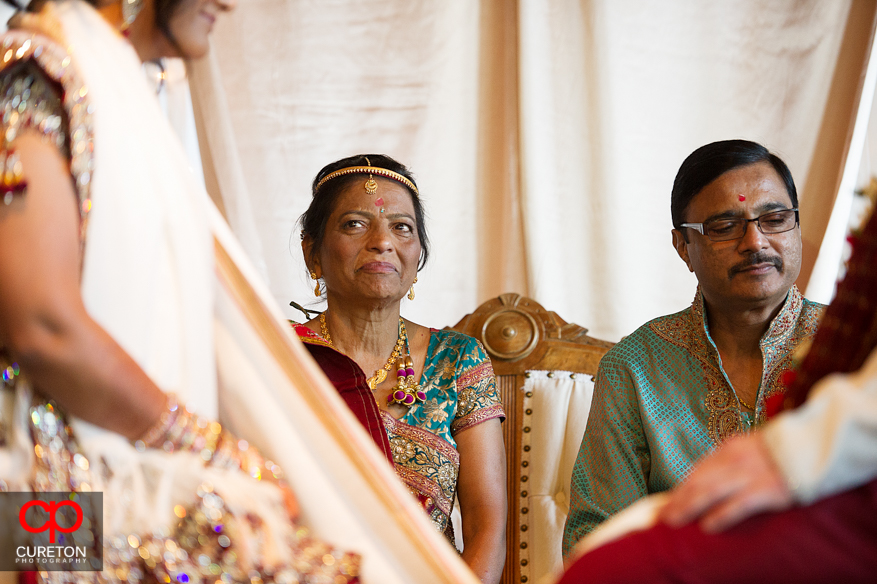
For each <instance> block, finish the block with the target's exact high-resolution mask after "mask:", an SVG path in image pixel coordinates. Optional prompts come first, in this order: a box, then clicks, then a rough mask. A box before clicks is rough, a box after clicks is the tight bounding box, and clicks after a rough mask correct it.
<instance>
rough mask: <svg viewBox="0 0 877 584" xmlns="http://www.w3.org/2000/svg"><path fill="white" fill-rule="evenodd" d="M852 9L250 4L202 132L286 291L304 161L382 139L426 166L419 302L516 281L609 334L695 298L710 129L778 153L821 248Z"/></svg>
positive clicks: (603, 3) (198, 75) (217, 64)
mask: <svg viewBox="0 0 877 584" xmlns="http://www.w3.org/2000/svg"><path fill="white" fill-rule="evenodd" d="M862 4H863V3H862V2H858V1H856V0H852V1H838V2H818V1H805V2H799V1H792V0H789V1H765V0H741V1H738V2H733V3H732V2H718V3H717V2H682V1H674V2H661V3H654V2H641V1H634V0H621V1H619V0H592V1H583V0H517V1H500V0H481V1H480V2H472V1H470V0H443V1H441V2H439V1H436V2H417V3H409V2H398V1H392V0H370V1H361V0H360V1H353V0H349V1H346V0H339V1H336V2H331V3H327V2H289V1H287V0H261V1H259V2H245V3H241V5H240V6H239V7H238V10H237V12H236V13H235V15H234V17H233V18H230V19H225V20H223V21H219V22H218V23H217V29H216V31H215V35H214V53H213V62H212V64H210V63H208V64H202V65H200V67H201V69H200V70H196V71H195V84H194V89H195V94H196V100H195V101H196V112H197V111H198V110H199V106H198V101H199V100H204V101H206V102H213V105H212V106H211V105H210V104H209V103H208V104H206V105H205V104H202V106H201V109H200V115H201V116H202V118H203V120H202V130H203V131H202V141H203V140H204V138H205V135H206V136H207V137H208V138H210V140H209V144H207V145H204V144H202V151H203V149H204V148H208V149H210V150H211V152H214V153H216V152H220V153H224V154H221V156H220V158H221V160H223V161H225V162H224V163H223V164H222V168H219V169H216V170H217V172H216V175H217V176H221V175H222V174H223V173H229V172H239V173H240V174H239V175H237V176H238V177H239V180H237V181H231V182H230V181H227V180H226V181H222V180H217V179H216V177H214V178H213V179H211V178H210V177H209V176H208V179H207V182H208V188H210V185H211V180H214V182H215V184H216V186H217V188H214V189H211V190H213V194H214V196H215V197H217V196H219V197H221V200H222V203H223V205H224V208H225V211H226V214H227V216H228V219H229V221H230V223H231V225H232V227H233V228H234V229H235V230H236V232H238V234H239V236H240V237H241V239H242V240H243V242H244V244H245V247H247V249H248V251H249V252H250V253H251V254H252V255H254V256H256V258H255V259H256V262H257V265H260V266H263V269H264V271H265V276H266V277H267V278H268V280H269V281H270V285H271V291H272V293H273V294H274V296H275V297H276V298H277V300H278V301H279V302H280V303H281V304H282V305H284V306H286V305H287V304H288V302H289V300H293V299H295V300H297V301H299V302H302V301H306V302H307V301H310V300H313V295H312V294H313V292H312V290H313V284H312V283H311V282H310V281H309V280H308V278H307V274H306V271H305V268H304V264H303V262H302V260H301V253H300V251H299V247H298V242H299V239H298V230H297V227H296V225H295V221H296V219H297V217H298V216H299V215H300V214H301V213H302V212H303V211H304V209H305V208H306V206H307V204H308V202H309V199H310V188H309V185H310V181H311V180H312V179H313V176H314V175H315V174H316V172H317V171H318V170H319V168H320V167H322V166H323V165H324V164H326V163H328V162H331V161H334V160H336V159H338V158H341V157H344V156H348V155H351V154H355V153H360V152H381V153H386V154H389V155H391V156H393V157H396V158H398V159H399V160H400V161H402V162H404V163H405V164H407V165H409V166H410V167H411V168H412V169H413V171H414V173H415V175H416V177H417V179H418V184H419V186H420V190H421V192H422V193H423V196H424V200H425V204H426V208H427V211H428V227H429V230H430V236H431V239H432V242H433V256H432V258H431V261H430V264H429V265H428V267H427V269H426V271H425V272H424V273H423V274H422V275H421V276H420V277H419V282H418V284H417V298H416V300H415V301H414V302H409V301H407V300H405V301H404V305H403V313H404V314H405V315H406V316H409V317H411V318H413V319H414V320H417V321H420V322H422V323H424V324H428V325H432V326H439V327H441V326H445V325H449V324H453V323H455V322H456V321H457V320H458V319H459V318H460V317H462V316H463V315H464V314H466V313H468V312H471V311H472V310H473V309H474V308H475V307H476V306H477V305H478V304H479V303H481V302H483V301H484V300H486V299H488V298H490V297H493V296H496V295H498V294H500V293H502V292H511V291H514V292H519V293H522V294H526V295H530V296H532V297H534V298H535V299H536V300H537V301H539V302H540V303H542V304H543V305H544V306H546V307H549V308H550V309H551V310H555V311H557V312H558V313H559V314H561V315H562V316H563V318H564V319H566V320H568V321H573V322H577V323H580V324H582V325H584V326H587V327H588V328H590V329H591V333H592V334H593V335H595V336H598V337H603V338H606V339H610V340H618V339H619V338H620V337H621V336H622V335H625V334H628V333H629V332H631V331H632V330H634V329H635V328H636V327H637V326H638V325H640V324H642V323H643V322H644V321H646V320H648V319H649V318H652V317H655V316H658V315H661V314H666V313H669V312H673V311H676V310H680V309H682V308H684V307H685V306H686V305H688V304H689V303H690V301H691V298H692V296H693V292H694V285H695V283H694V278H693V276H691V275H689V274H688V272H687V270H686V268H685V266H684V264H683V263H682V262H681V261H680V260H679V259H678V258H677V257H676V254H675V252H674V251H673V249H672V247H671V245H670V233H669V232H670V228H671V225H670V213H669V199H670V189H671V186H672V180H673V177H674V175H675V172H676V170H677V169H678V167H679V164H680V163H681V162H682V160H683V159H684V157H685V156H686V155H688V154H689V153H690V152H691V151H692V150H694V149H695V148H696V147H698V146H700V145H702V144H705V143H707V142H710V141H713V140H718V139H726V138H748V139H752V140H756V141H759V142H762V143H764V144H765V145H766V146H768V147H769V148H770V149H772V150H774V151H776V152H777V153H779V154H780V156H782V157H783V158H784V159H785V160H786V161H787V163H788V164H789V166H790V167H791V169H792V172H793V174H794V176H795V178H796V180H797V182H798V185H799V191H800V198H801V208H802V230H803V233H804V235H805V240H807V241H808V242H809V243H808V245H807V247H808V249H807V251H806V252H805V253H814V254H815V250H816V249H817V248H818V246H819V244H820V242H821V233H822V231H821V230H824V223H825V222H827V219H826V218H825V217H817V216H818V215H820V214H822V213H824V214H825V215H826V216H827V214H828V213H829V211H830V208H831V201H833V198H834V194H833V192H832V189H831V188H830V187H829V188H824V185H825V184H828V183H830V182H831V180H829V181H828V182H827V183H826V182H823V183H821V184H820V183H818V181H816V182H814V180H813V176H814V172H816V170H814V169H816V167H818V166H819V165H820V164H825V165H827V167H828V168H827V170H826V172H828V173H829V174H830V173H832V172H835V173H836V172H837V168H836V167H837V166H838V164H837V162H836V160H835V159H831V160H829V159H828V158H827V157H826V156H825V152H824V151H825V150H826V149H829V150H830V149H832V148H834V150H837V149H840V150H843V148H844V142H843V140H842V139H839V140H835V142H836V143H837V144H836V147H835V146H833V145H832V144H834V143H832V142H831V141H830V140H827V139H826V135H828V134H830V133H831V131H834V132H835V133H836V134H837V133H838V132H839V134H840V135H841V137H842V136H843V135H844V134H845V132H846V126H845V125H844V124H845V121H844V119H841V120H840V121H839V122H832V121H831V119H832V114H833V113H837V111H838V107H837V105H836V104H837V103H838V99H839V98H838V97H837V95H834V94H832V87H833V86H836V85H837V75H838V73H837V71H838V63H839V56H841V55H843V54H844V53H843V52H842V51H843V47H844V34H845V31H847V30H848V27H849V26H850V25H849V22H848V17H849V15H850V14H851V6H852V7H853V8H855V7H856V6H858V5H862ZM865 4H867V3H865ZM869 42H870V41H869ZM843 65H844V62H841V66H843ZM854 74H855V75H857V74H858V73H857V71H854ZM853 89H855V87H854V86H853ZM844 91H846V93H854V91H852V92H850V91H848V90H844ZM853 99H854V98H853V97H848V99H847V101H850V102H852V100H853ZM216 100H220V101H222V100H225V102H226V103H227V106H228V110H227V112H228V113H226V112H224V111H223V109H222V107H221V104H218V105H217V103H216ZM840 101H843V99H841V100H840ZM836 117H837V116H836ZM839 118H843V115H841V116H839ZM223 123H225V124H228V125H227V127H226V129H225V130H224V131H219V130H218V129H217V128H219V126H220V125H222V124H223ZM831 123H833V124H834V126H830V124H831ZM205 128H206V129H205ZM210 128H212V130H210ZM211 133H212V134H213V136H212V137H211ZM829 158H830V157H829ZM836 158H838V159H840V158H842V152H841V153H840V154H838V156H837V157H836ZM234 160H238V161H239V165H240V166H239V171H234V170H233V169H232V170H230V169H229V168H227V167H228V163H229V161H231V162H233V161H234ZM207 166H208V164H207V163H205V170H206V171H207V173H208V175H210V169H208V168H206V167H207ZM817 174H818V173H817ZM832 176H833V175H832ZM229 184H234V185H236V187H234V188H233V187H231V186H227V185H229ZM835 192H836V190H835ZM220 193H221V194H220ZM820 225H821V227H820ZM811 231H812V232H813V235H810V232H811ZM813 259H814V260H815V257H814V258H813ZM289 315H290V316H292V317H294V318H295V317H298V318H299V319H300V318H301V315H297V314H296V313H294V312H292V311H291V309H290V312H289Z"/></svg>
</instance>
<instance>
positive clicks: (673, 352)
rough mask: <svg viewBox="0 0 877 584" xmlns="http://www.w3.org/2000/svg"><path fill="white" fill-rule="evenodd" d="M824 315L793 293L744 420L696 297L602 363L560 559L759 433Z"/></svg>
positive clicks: (764, 349)
mask: <svg viewBox="0 0 877 584" xmlns="http://www.w3.org/2000/svg"><path fill="white" fill-rule="evenodd" d="M823 309H824V306H822V305H821V304H816V303H814V302H810V301H809V300H806V299H805V298H804V297H803V296H802V295H801V293H800V292H799V291H798V289H797V288H796V287H794V286H793V287H792V289H791V291H790V292H789V295H788V296H787V298H786V302H785V304H784V305H783V307H782V309H781V310H780V312H779V314H777V316H776V317H775V318H774V320H773V321H772V322H771V324H770V327H769V328H768V330H767V332H766V333H765V335H764V337H762V339H761V341H760V346H761V353H762V356H763V363H764V366H763V370H762V378H761V385H760V387H759V392H758V400H757V402H756V404H755V413H754V415H753V414H752V413H749V412H746V411H741V408H740V403H739V401H738V399H737V395H736V394H735V393H734V390H733V388H732V387H731V384H730V381H729V380H728V377H727V375H726V374H725V371H724V369H723V368H722V363H721V358H720V356H719V353H718V350H717V349H716V346H715V344H714V343H713V341H712V338H711V337H710V334H709V326H708V323H707V319H706V313H705V312H704V306H703V296H702V294H701V292H700V290H699V289H698V291H697V294H696V295H695V298H694V302H693V303H692V305H691V306H690V307H688V308H686V309H685V310H683V311H681V312H678V313H676V314H671V315H668V316H663V317H660V318H656V319H655V320H652V321H650V322H648V323H646V324H645V325H643V326H641V327H640V328H639V329H637V330H636V331H635V332H634V333H633V334H631V335H630V336H628V337H625V338H624V339H622V340H621V342H619V343H618V344H617V345H615V347H613V348H612V349H611V350H610V351H609V352H608V353H607V354H606V356H605V357H603V360H602V361H601V362H600V367H599V370H598V373H597V380H596V385H595V388H594V399H593V403H592V405H591V412H590V416H589V419H588V425H587V428H586V430H585V435H584V437H583V439H582V446H581V449H580V450H579V454H578V458H577V459H576V463H575V466H574V468H573V473H572V484H571V486H570V512H569V516H568V517H567V521H566V527H565V529H564V537H563V555H564V556H566V555H567V554H568V553H569V552H570V550H571V549H572V547H573V546H574V545H575V543H576V542H577V541H578V540H580V539H581V538H582V537H584V536H585V535H587V534H588V533H590V532H591V531H592V530H593V529H594V528H595V527H596V526H597V525H599V524H600V523H601V522H603V521H604V520H605V519H607V518H608V517H609V516H611V515H613V514H615V513H617V512H618V511H621V510H622V509H624V508H625V507H627V506H628V505H630V504H631V503H633V502H634V501H636V500H637V499H639V498H641V497H644V496H646V495H647V494H649V493H657V492H660V491H665V490H668V489H671V488H672V487H674V486H676V485H677V484H679V483H680V482H681V481H682V480H683V479H684V478H685V476H686V475H687V474H688V473H689V471H690V470H691V467H692V465H693V463H694V462H696V461H697V460H698V459H700V458H701V457H702V456H703V455H704V454H706V453H707V452H709V451H710V450H711V449H713V448H714V447H715V446H716V445H718V444H719V443H721V442H722V441H723V440H725V439H726V438H728V437H729V436H732V435H734V434H737V433H740V432H743V431H746V430H748V429H750V428H753V427H755V426H757V425H759V424H761V423H763V422H764V420H765V400H766V399H767V398H768V397H770V396H771V395H774V394H776V393H778V392H780V391H782V381H781V377H782V373H783V372H784V371H785V370H787V369H788V368H789V367H790V364H791V359H792V352H793V351H794V349H795V347H797V346H798V345H799V344H800V343H801V342H802V341H804V340H805V339H807V338H808V337H811V336H812V335H814V334H815V333H816V327H817V325H818V322H819V318H820V317H821V315H822V312H823Z"/></svg>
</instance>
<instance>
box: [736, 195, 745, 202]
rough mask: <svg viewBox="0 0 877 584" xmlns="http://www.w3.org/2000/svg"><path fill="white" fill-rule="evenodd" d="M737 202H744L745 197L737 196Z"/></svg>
mask: <svg viewBox="0 0 877 584" xmlns="http://www.w3.org/2000/svg"><path fill="white" fill-rule="evenodd" d="M737 200H738V201H745V200H746V195H737Z"/></svg>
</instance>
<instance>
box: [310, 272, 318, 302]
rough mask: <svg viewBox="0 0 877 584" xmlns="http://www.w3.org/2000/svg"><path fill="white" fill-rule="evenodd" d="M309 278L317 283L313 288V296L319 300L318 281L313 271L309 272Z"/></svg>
mask: <svg viewBox="0 0 877 584" xmlns="http://www.w3.org/2000/svg"><path fill="white" fill-rule="evenodd" d="M311 278H313V280H314V281H315V282H316V283H317V285H316V286H314V296H316V297H317V298H319V297H320V280H319V279H318V278H317V273H316V272H315V271H313V270H311Z"/></svg>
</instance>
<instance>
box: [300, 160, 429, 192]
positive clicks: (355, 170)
mask: <svg viewBox="0 0 877 584" xmlns="http://www.w3.org/2000/svg"><path fill="white" fill-rule="evenodd" d="M366 162H367V163H368V162H369V161H368V158H366ZM348 174H367V175H368V180H367V181H365V189H366V192H368V193H369V194H376V193H377V181H375V180H374V175H377V176H382V177H384V178H389V179H391V180H394V181H396V182H398V183H401V184H403V185H405V186H406V187H408V188H409V189H411V192H413V193H414V194H415V195H417V196H420V192H419V191H418V190H417V187H416V186H415V185H414V183H413V182H411V181H410V180H409V179H408V178H407V177H405V176H403V175H401V174H399V173H398V172H395V171H392V170H390V169H388V168H381V167H379V166H372V165H371V163H369V164H368V166H348V167H346V168H339V169H338V170H336V171H334V172H330V173H329V174H327V175H326V176H324V177H323V178H321V179H320V180H319V182H317V188H316V190H317V191H319V190H320V188H321V187H322V186H323V185H324V184H326V183H327V182H329V181H330V180H332V179H333V178H338V177H339V176H346V175H348ZM370 183H371V184H370ZM369 189H373V190H369Z"/></svg>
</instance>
